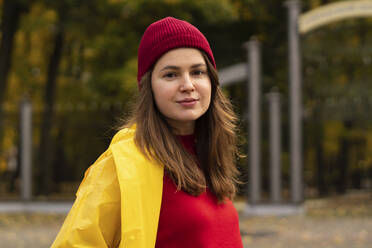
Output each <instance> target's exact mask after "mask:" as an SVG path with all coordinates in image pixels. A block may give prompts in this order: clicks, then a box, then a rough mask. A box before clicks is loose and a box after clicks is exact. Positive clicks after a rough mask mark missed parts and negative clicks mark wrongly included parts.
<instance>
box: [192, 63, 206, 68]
mask: <svg viewBox="0 0 372 248" xmlns="http://www.w3.org/2000/svg"><path fill="white" fill-rule="evenodd" d="M202 66H203V67H204V66H205V67H206V66H207V65H206V64H204V63H200V64H194V65H192V66H191V68H198V67H202Z"/></svg>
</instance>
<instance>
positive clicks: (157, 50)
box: [137, 17, 216, 86]
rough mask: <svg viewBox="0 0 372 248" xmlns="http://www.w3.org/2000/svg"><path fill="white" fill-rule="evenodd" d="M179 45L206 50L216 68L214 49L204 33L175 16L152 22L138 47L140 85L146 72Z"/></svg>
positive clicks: (138, 77) (138, 78)
mask: <svg viewBox="0 0 372 248" xmlns="http://www.w3.org/2000/svg"><path fill="white" fill-rule="evenodd" d="M179 47H193V48H197V49H200V50H202V51H204V52H205V53H206V54H207V56H208V58H209V60H210V62H211V63H212V64H213V66H214V68H216V63H215V61H214V58H213V53H212V50H211V48H210V46H209V43H208V41H207V39H206V38H205V37H204V35H203V34H202V33H201V32H200V31H199V30H198V29H197V28H196V27H194V26H193V25H191V24H190V23H188V22H186V21H182V20H178V19H176V18H173V17H166V18H164V19H161V20H159V21H157V22H154V23H152V24H151V25H150V26H149V27H148V28H147V29H146V31H145V33H144V34H143V36H142V39H141V42H140V45H139V49H138V73H137V80H138V86H139V84H140V81H141V78H142V76H143V74H145V73H146V72H147V71H148V70H149V69H150V68H151V67H152V66H153V65H154V64H155V63H156V61H157V60H158V59H159V58H160V57H161V56H162V55H163V54H165V53H166V52H168V51H169V50H171V49H174V48H179Z"/></svg>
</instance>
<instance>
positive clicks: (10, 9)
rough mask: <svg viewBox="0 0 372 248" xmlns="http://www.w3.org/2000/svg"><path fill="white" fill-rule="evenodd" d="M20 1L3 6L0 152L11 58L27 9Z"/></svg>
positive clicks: (4, 3)
mask: <svg viewBox="0 0 372 248" xmlns="http://www.w3.org/2000/svg"><path fill="white" fill-rule="evenodd" d="M24 7H25V6H23V5H22V4H21V3H20V2H19V1H16V0H4V1H3V8H2V13H3V15H2V18H1V29H2V37H1V44H0V153H1V151H2V137H3V119H4V116H3V115H4V110H3V104H4V100H5V92H6V89H7V86H8V75H9V71H10V66H11V59H12V53H13V45H14V35H15V33H16V31H17V28H18V23H19V19H20V16H21V13H22V11H24V10H25V8H24Z"/></svg>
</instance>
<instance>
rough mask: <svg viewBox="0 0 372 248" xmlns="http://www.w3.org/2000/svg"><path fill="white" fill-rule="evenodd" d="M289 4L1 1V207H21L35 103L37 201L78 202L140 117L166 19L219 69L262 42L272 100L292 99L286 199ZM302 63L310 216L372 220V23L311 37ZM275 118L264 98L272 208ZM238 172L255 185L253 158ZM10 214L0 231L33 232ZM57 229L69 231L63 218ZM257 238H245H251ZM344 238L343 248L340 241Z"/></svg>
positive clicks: (311, 2) (238, 98)
mask: <svg viewBox="0 0 372 248" xmlns="http://www.w3.org/2000/svg"><path fill="white" fill-rule="evenodd" d="M284 2H285V1H280V0H265V1H260V0H58V1H57V0H0V11H1V12H0V15H1V23H0V39H1V40H0V42H1V43H0V204H1V202H6V201H18V200H20V194H21V193H20V189H21V180H20V174H21V168H20V160H21V158H20V155H19V154H20V152H19V140H20V135H19V133H20V132H19V128H20V104H21V102H22V101H25V99H28V100H29V101H30V102H31V104H32V173H33V174H32V179H33V181H32V186H33V187H32V200H34V201H62V200H63V201H72V200H73V199H74V194H75V191H76V190H77V187H78V185H79V183H80V181H81V179H82V177H83V174H84V171H85V170H86V169H87V168H88V167H89V165H91V164H92V163H93V162H94V161H95V159H96V158H98V156H99V155H100V154H101V153H102V152H103V151H104V150H105V149H106V148H107V146H108V144H109V142H110V139H111V137H112V136H113V134H114V133H115V132H116V131H115V130H116V129H115V128H116V127H117V126H118V125H120V123H121V121H122V119H123V118H125V116H126V115H128V113H129V111H130V106H131V102H132V100H133V99H134V96H135V95H136V92H137V82H136V73H137V48H138V44H139V41H140V39H141V35H142V34H143V32H144V30H145V28H146V27H147V26H148V25H149V24H150V23H152V22H153V21H155V20H158V19H160V18H163V17H166V16H174V17H176V18H180V19H185V20H187V21H189V22H191V23H192V24H194V25H195V26H197V27H198V28H199V29H200V30H201V31H202V32H203V33H204V34H205V36H206V37H207V39H208V40H209V42H210V45H211V47H212V50H213V52H214V55H215V59H216V62H217V67H218V69H221V68H224V67H226V66H229V65H232V64H236V63H241V62H244V61H246V59H247V58H246V52H245V50H244V48H243V44H244V43H245V42H247V41H248V40H250V38H251V37H252V36H255V37H256V38H257V39H258V41H259V42H260V48H261V52H262V55H261V56H262V58H261V61H262V85H261V91H262V94H263V95H265V93H267V92H269V91H270V90H271V89H273V88H276V89H277V91H278V92H279V93H280V94H281V97H282V106H281V111H282V123H281V131H282V144H281V145H282V151H281V163H282V183H283V192H281V193H282V195H283V199H288V198H289V192H288V188H289V184H290V161H289V160H290V159H289V158H290V155H289V115H288V108H289V97H288V95H289V93H288V91H289V89H288V70H289V68H288V38H287V36H288V34H287V33H288V30H287V21H288V20H287V19H288V18H287V9H286V8H285V6H284ZM332 2H339V1H337V0H336V1H335V0H302V1H301V11H302V12H305V11H308V10H311V9H314V8H317V7H319V6H322V5H325V4H329V3H332ZM301 56H302V75H303V89H302V94H303V107H304V109H303V118H304V119H303V138H304V140H303V168H304V170H303V180H304V186H305V187H304V196H305V206H310V209H311V211H313V212H311V211H310V212H309V213H311V214H310V216H330V217H331V218H333V217H344V216H351V217H359V218H360V219H363V218H365V217H369V219H370V217H371V216H372V213H371V211H370V209H371V208H372V200H371V192H372V115H371V113H370V112H371V107H372V17H368V18H354V19H347V20H343V21H339V22H335V23H331V24H328V25H326V26H324V27H321V28H318V29H315V30H313V31H311V32H309V33H306V34H305V35H302V36H301ZM224 90H225V93H226V94H227V95H228V96H229V97H230V99H231V100H232V102H233V104H234V106H235V110H236V112H237V113H238V114H239V116H240V120H241V122H240V132H241V141H242V142H241V143H242V146H241V150H242V152H243V153H245V154H247V148H246V146H247V143H249V140H248V139H247V138H246V137H247V126H248V125H247V115H246V114H245V113H246V112H247V107H246V103H247V94H246V92H247V83H246V81H245V80H244V81H242V82H241V83H238V84H234V85H231V86H227V87H225V89H224ZM267 116H268V107H267V102H266V101H265V98H264V97H263V98H262V113H261V118H262V141H261V153H262V155H261V156H262V161H261V170H262V178H263V180H262V187H263V195H264V197H263V199H265V197H266V198H267V197H268V194H269V188H270V185H269V180H268V179H267V178H268V177H269V175H270V171H269V136H268V125H269V124H268V117H267ZM239 168H240V170H241V171H242V180H243V182H245V183H247V179H248V158H242V159H240V160H239ZM246 189H247V187H246V184H245V185H242V187H241V191H240V196H239V198H238V199H241V200H242V201H245V200H246V197H245V195H246V193H247V190H246ZM350 199H352V200H350ZM319 206H320V207H319ZM342 206H345V208H343V210H339V208H341V209H342ZM332 211H333V212H332ZM337 211H339V212H337ZM9 216H10V215H0V230H1V227H2V226H3V227H4V226H7V225H8V224H9V223H23V222H22V220H24V218H25V217H24V216H23V215H20V216H18V215H15V216H13V215H11V216H10V217H9ZM8 217H9V218H10V220H9V219H8ZM27 218H30V219H31V223H35V222H36V223H38V221H37V219H39V220H41V222H42V221H46V222H45V223H49V221H50V220H49V217H45V216H44V217H40V218H34V217H30V216H28V217H27ZM7 219H8V220H7ZM35 219H36V221H35ZM52 219H53V220H57V223H58V224H53V225H55V226H59V225H60V221H61V219H63V218H62V217H61V216H59V217H52ZM32 220H33V222H32ZM255 221H256V222H257V221H258V220H257V219H253V220H252V223H256V222H255ZM26 222H27V223H28V221H25V223H26ZM41 222H40V223H41ZM274 222H275V221H274ZM43 223H44V222H43ZM53 223H54V222H53ZM280 223H282V222H280ZM19 225H21V224H19ZM244 225H245V224H244V223H243V224H242V226H244ZM332 225H333V224H332ZM368 225H369V226H368ZM368 225H367V226H368V227H369V228H370V229H368V228H367V227H365V228H364V227H363V230H362V231H361V234H358V235H361V237H364V238H366V235H365V232H369V233H371V232H372V229H371V225H370V222H369V224H368ZM256 226H259V224H257V223H256ZM334 226H338V225H337V224H334ZM356 226H361V225H357V224H356ZM362 226H363V225H362ZM250 228H254V226H251V227H250ZM330 228H332V226H331V227H330ZM366 228H367V229H366ZM300 229H301V228H300ZM40 232H42V230H41V231H40ZM252 232H253V231H252ZM252 232H251V233H250V232H247V233H245V234H246V235H248V236H247V237H249V235H250V234H252ZM268 233H269V234H270V232H268ZM53 235H55V233H53ZM0 236H1V235H0ZM258 236H259V235H258ZM269 236H270V235H269ZM308 236H309V235H307V236H306V235H305V237H307V240H310V241H312V239H311V237H308ZM310 236H311V235H310ZM7 237H11V235H10V236H9V235H8V236H7ZM252 237H254V235H253V236H252ZM262 237H263V238H264V237H265V235H262ZM274 237H275V236H274ZM358 237H359V236H358ZM246 239H247V238H246ZM10 240H11V239H10ZM46 240H47V241H46V242H49V241H50V238H49V239H46ZM275 240H276V239H275V238H274V239H273V240H271V242H273V241H275ZM335 240H336V241H335V242H336V243H335V244H336V245H337V244H340V242H341V243H342V240H341V241H340V239H337V238H336V239H335ZM14 242H15V241H14ZM246 242H248V243H249V242H252V240H250V241H249V240H248V241H246ZM337 242H338V243H337ZM19 247H23V246H19ZM28 247H30V246H28ZM35 247H42V246H35ZM255 247H259V246H255ZM262 247H263V246H262ZM267 247H268V246H267ZM271 247H272V246H271ZM278 247H280V246H278ZM283 247H289V246H283ZM293 247H301V246H293ZM303 247H307V246H303ZM324 247H325V246H324ZM329 247H333V246H329ZM334 247H338V246H334ZM340 247H341V246H340ZM345 247H347V246H345ZM349 247H351V246H349ZM353 247H354V246H353ZM355 247H358V246H355ZM360 247H367V246H360Z"/></svg>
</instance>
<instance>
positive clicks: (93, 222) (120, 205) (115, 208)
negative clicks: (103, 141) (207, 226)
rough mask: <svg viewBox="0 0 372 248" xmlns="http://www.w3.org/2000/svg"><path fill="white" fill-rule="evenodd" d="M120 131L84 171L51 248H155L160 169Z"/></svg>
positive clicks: (128, 132)
mask: <svg viewBox="0 0 372 248" xmlns="http://www.w3.org/2000/svg"><path fill="white" fill-rule="evenodd" d="M134 132H135V130H134V128H130V129H123V130H121V131H119V132H118V133H117V134H116V135H115V136H114V138H113V140H112V142H111V144H110V146H109V148H108V149H107V151H106V152H104V153H103V154H102V155H101V156H100V157H99V158H98V160H97V161H96V162H95V163H94V164H93V165H92V166H91V167H90V168H89V169H88V170H87V171H86V173H85V177H84V180H83V181H82V183H81V185H80V187H79V190H78V192H77V193H76V196H77V198H76V200H75V202H74V205H73V206H72V208H71V210H70V212H69V214H68V216H67V217H66V220H65V222H64V224H63V226H62V228H61V230H60V232H59V234H58V235H57V238H56V240H55V241H54V243H53V245H52V248H57V247H58V248H67V247H76V248H77V247H79V248H82V247H97V248H103V247H123V248H124V247H125V248H153V247H155V241H156V234H157V228H158V220H159V213H160V205H161V199H162V191H163V174H164V168H163V166H161V165H159V164H157V163H156V162H154V161H149V160H148V159H146V158H145V157H144V156H143V155H142V153H140V151H139V150H138V149H137V147H136V145H135V144H134V139H133V138H134Z"/></svg>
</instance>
